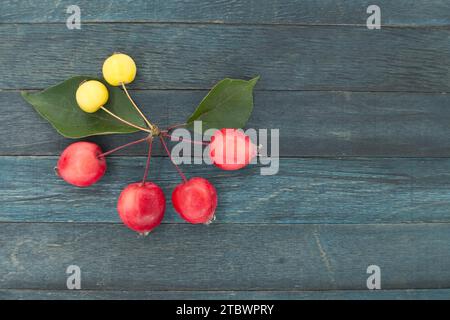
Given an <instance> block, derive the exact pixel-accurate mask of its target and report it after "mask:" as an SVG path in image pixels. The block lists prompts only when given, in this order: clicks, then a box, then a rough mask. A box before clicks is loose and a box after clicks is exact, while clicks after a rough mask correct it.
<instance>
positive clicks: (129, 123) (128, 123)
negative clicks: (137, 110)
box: [101, 106, 152, 133]
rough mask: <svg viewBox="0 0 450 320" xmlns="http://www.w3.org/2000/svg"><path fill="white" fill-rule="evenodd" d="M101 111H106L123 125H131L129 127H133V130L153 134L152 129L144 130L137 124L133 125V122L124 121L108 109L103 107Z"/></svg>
mask: <svg viewBox="0 0 450 320" xmlns="http://www.w3.org/2000/svg"><path fill="white" fill-rule="evenodd" d="M101 109H102V110H103V111H105V112H106V113H108V114H109V115H110V116H112V117H114V118H116V119H117V120H119V121H121V122H123V123H125V124H127V125H129V126H131V127H133V128H136V129H139V130H141V131H145V132H148V133H152V131H151V130H150V129H146V128H142V127H140V126H138V125H135V124H133V123H131V122H129V121H127V120H125V119H122V118H121V117H119V116H118V115H116V114H114V113H112V112H111V111H109V110H108V109H106V108H105V107H103V106H102V107H101Z"/></svg>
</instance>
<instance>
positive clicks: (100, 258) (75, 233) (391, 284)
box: [0, 223, 450, 291]
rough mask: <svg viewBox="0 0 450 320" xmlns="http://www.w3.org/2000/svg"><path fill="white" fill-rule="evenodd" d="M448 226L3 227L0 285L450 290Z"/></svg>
mask: <svg viewBox="0 0 450 320" xmlns="http://www.w3.org/2000/svg"><path fill="white" fill-rule="evenodd" d="M449 241H450V224H400V225H386V224H385V225H298V224H297V225H295V224H294V225H246V224H237V225H233V224H217V225H214V224H213V225H210V226H208V227H204V226H192V225H182V224H175V225H173V224H172V225H163V226H161V227H160V228H159V229H157V230H155V231H154V232H153V233H152V234H151V235H149V236H148V237H146V238H139V237H137V236H136V234H134V233H133V232H131V231H129V230H127V229H126V228H124V227H123V226H120V225H115V224H67V223H62V224H60V223H50V224H48V223H42V224H39V223H1V224H0V243H1V246H0V288H1V289H44V290H62V289H66V279H67V278H66V277H67V275H66V273H65V272H66V268H67V267H68V266H69V265H72V264H75V265H78V266H79V267H80V268H81V272H82V284H81V286H82V288H83V289H84V290H125V291H128V290H231V291H234V290H269V291H272V290H331V289H332V290H348V289H357V290H364V289H366V280H367V277H368V275H367V273H366V269H367V267H368V266H369V265H372V264H376V265H378V266H380V268H381V279H382V280H381V281H382V283H381V285H382V288H384V289H428V288H435V289H437V288H449V286H450V270H449V268H448V263H449V261H450V250H448V242H449Z"/></svg>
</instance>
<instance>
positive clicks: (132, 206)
mask: <svg viewBox="0 0 450 320" xmlns="http://www.w3.org/2000/svg"><path fill="white" fill-rule="evenodd" d="M117 211H118V212H119V216H120V218H121V219H122V221H123V223H125V225H126V226H127V227H128V228H130V229H131V230H134V231H136V232H139V233H144V234H145V233H148V232H150V231H152V230H153V229H154V228H155V227H157V226H158V225H159V224H160V223H161V221H162V219H163V218H164V212H165V211H166V198H165V196H164V192H163V191H162V189H161V188H160V187H159V186H158V185H157V184H155V183H153V182H146V183H145V184H143V183H141V182H136V183H132V184H129V185H128V186H127V187H126V188H125V189H123V191H122V193H121V194H120V196H119V200H118V202H117Z"/></svg>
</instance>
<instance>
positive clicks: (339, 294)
mask: <svg viewBox="0 0 450 320" xmlns="http://www.w3.org/2000/svg"><path fill="white" fill-rule="evenodd" d="M449 298H450V290H449V289H422V290H329V291H191V290H189V291H112V290H17V289H13V290H1V289H0V299H1V300H30V299H31V300H55V299H56V300H73V299H76V300H94V299H95V300H97V299H106V300H123V299H127V300H128V299H130V300H149V299H150V300H386V299H389V300H390V299H393V300H396V299H397V300H417V299H419V300H430V299H432V300H448V299H449Z"/></svg>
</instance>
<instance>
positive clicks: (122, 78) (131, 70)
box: [103, 53, 136, 86]
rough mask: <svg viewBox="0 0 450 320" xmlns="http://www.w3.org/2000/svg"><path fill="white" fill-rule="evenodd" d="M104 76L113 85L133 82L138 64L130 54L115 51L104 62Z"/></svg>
mask: <svg viewBox="0 0 450 320" xmlns="http://www.w3.org/2000/svg"><path fill="white" fill-rule="evenodd" d="M103 77H104V78H105V80H106V81H107V82H108V83H109V84H110V85H112V86H119V85H120V84H121V83H122V82H123V83H124V84H127V83H130V82H133V80H134V78H135V77H136V64H135V63H134V61H133V59H131V57H130V56H128V55H126V54H123V53H115V54H113V55H112V56H110V57H109V58H108V59H106V60H105V62H104V63H103Z"/></svg>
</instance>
